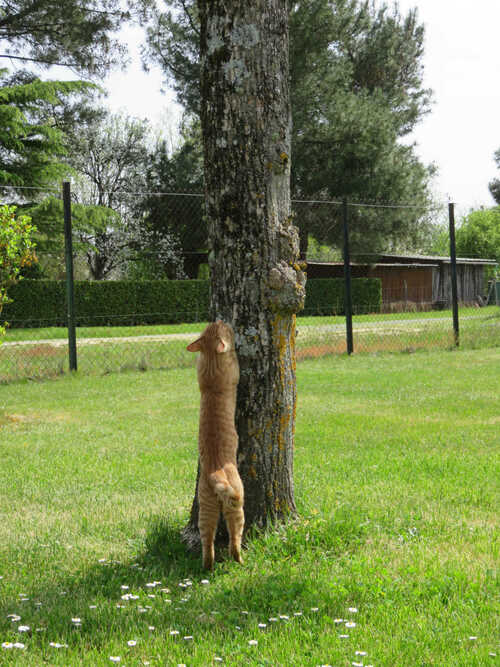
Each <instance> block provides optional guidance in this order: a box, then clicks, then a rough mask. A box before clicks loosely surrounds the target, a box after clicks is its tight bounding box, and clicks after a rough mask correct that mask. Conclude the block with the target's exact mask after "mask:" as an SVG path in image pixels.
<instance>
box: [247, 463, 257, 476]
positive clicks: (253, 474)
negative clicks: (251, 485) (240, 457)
mask: <svg viewBox="0 0 500 667" xmlns="http://www.w3.org/2000/svg"><path fill="white" fill-rule="evenodd" d="M248 474H249V475H250V477H252V479H257V471H256V470H255V468H254V467H253V466H250V468H249V469H248Z"/></svg>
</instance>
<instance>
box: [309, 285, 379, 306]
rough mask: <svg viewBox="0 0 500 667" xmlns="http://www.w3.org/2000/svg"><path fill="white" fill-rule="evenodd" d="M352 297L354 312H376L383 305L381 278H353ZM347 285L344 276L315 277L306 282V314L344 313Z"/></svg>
mask: <svg viewBox="0 0 500 667" xmlns="http://www.w3.org/2000/svg"><path fill="white" fill-rule="evenodd" d="M351 298H352V305H353V311H354V312H361V313H376V312H379V311H380V308H381V305H382V285H381V281H380V279H379V278H353V279H352V280H351ZM344 313H345V285H344V280H343V278H313V279H311V280H308V281H307V283H306V303H305V308H304V312H303V314H304V315H343V314H344Z"/></svg>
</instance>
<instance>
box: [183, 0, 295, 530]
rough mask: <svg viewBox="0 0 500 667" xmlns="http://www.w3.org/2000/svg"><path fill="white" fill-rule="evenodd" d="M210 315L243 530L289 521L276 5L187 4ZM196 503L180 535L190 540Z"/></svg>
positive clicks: (291, 321)
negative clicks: (197, 37) (224, 328)
mask: <svg viewBox="0 0 500 667" xmlns="http://www.w3.org/2000/svg"><path fill="white" fill-rule="evenodd" d="M198 7H199V12H200V26H201V47H200V50H201V63H202V78H201V104H202V108H201V119H202V130H203V144H204V155H205V190H206V191H205V199H206V208H207V212H206V214H207V221H208V232H209V243H210V255H209V261H210V268H211V286H212V290H211V294H212V296H211V315H212V317H213V318H214V319H215V318H217V317H218V318H222V319H224V320H225V321H227V322H230V323H231V324H232V325H233V327H234V330H235V334H236V346H237V352H238V357H239V361H240V370H241V379H240V384H239V387H238V399H237V410H236V425H237V431H238V434H239V450H238V467H239V470H240V474H241V477H242V480H243V483H244V486H245V499H246V500H245V516H246V525H247V527H248V526H252V525H258V526H263V525H265V524H266V523H268V522H270V521H273V520H276V519H279V518H282V517H286V516H289V515H290V514H293V513H294V512H295V501H294V493H293V470H292V468H293V465H292V456H293V438H294V427H295V403H296V384H295V344H294V341H295V313H296V312H297V311H298V310H300V309H301V308H302V306H303V301H304V293H305V290H304V284H305V276H304V274H303V273H302V272H301V270H300V269H299V267H298V266H297V263H296V262H297V257H298V235H297V230H296V228H295V227H294V226H293V225H292V222H291V215H290V212H291V211H290V157H289V156H290V115H291V114H290V102H289V75H288V11H287V10H288V8H287V2H286V0H260V1H259V2H245V1H243V0H241V1H240V2H232V3H227V2H224V0H199V3H198ZM196 516H197V502H196V500H195V501H194V504H193V510H192V515H191V521H190V524H189V526H188V528H187V529H186V536H187V538H188V539H191V540H193V541H197V540H198V539H199V538H198V530H197V521H196Z"/></svg>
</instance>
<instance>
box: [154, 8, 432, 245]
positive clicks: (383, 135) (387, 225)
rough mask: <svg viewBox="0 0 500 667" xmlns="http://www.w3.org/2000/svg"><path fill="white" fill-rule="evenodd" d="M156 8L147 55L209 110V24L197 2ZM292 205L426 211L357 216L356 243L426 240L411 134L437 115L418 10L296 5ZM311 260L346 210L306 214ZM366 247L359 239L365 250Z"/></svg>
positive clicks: (183, 96)
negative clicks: (202, 27) (202, 41)
mask: <svg viewBox="0 0 500 667" xmlns="http://www.w3.org/2000/svg"><path fill="white" fill-rule="evenodd" d="M165 4H166V5H167V9H161V8H153V9H151V7H150V3H148V12H147V15H148V19H149V28H148V47H147V51H146V57H147V58H149V59H153V60H155V61H156V62H158V63H159V64H161V66H162V67H163V68H164V71H165V75H166V77H167V79H168V80H169V83H171V84H172V85H173V86H174V88H175V90H176V91H177V94H178V98H179V101H180V102H181V103H183V104H184V105H185V106H186V108H187V109H188V111H190V112H192V113H195V114H199V95H198V89H199V88H198V86H199V55H198V47H197V42H198V34H199V18H198V10H197V7H196V4H195V2H194V1H189V0H182V2H179V1H177V0H167V2H166V3H163V5H162V7H164V6H165ZM289 21H290V97H291V104H292V113H293V128H292V172H291V183H292V198H295V199H319V198H326V199H332V198H334V199H339V198H341V197H343V196H348V197H349V198H350V199H351V200H360V201H381V200H382V201H394V202H405V203H411V204H413V205H416V206H417V207H421V208H418V209H417V210H411V209H401V210H399V211H393V210H386V211H384V215H383V216H381V215H379V214H378V215H376V214H374V212H373V211H367V210H366V209H365V210H362V209H359V210H358V209H353V210H352V211H351V213H352V216H351V218H352V219H351V227H352V232H353V239H352V243H353V247H354V250H356V246H357V245H359V247H361V248H363V249H365V250H366V247H367V246H369V247H370V248H371V249H372V250H376V249H377V248H382V247H384V248H385V249H394V248H396V247H398V248H399V249H401V248H402V247H404V246H405V245H407V246H413V247H415V244H417V245H418V243H419V242H420V238H419V236H420V232H422V234H424V235H425V234H426V226H427V225H426V223H427V222H428V221H427V218H426V215H425V213H426V211H427V209H428V207H429V203H430V196H429V190H428V184H429V181H430V178H431V177H432V174H433V169H432V167H426V166H424V165H423V164H422V163H421V162H420V161H419V160H418V158H417V157H416V155H415V153H414V150H413V148H412V147H411V146H408V145H405V144H404V142H402V139H403V138H404V137H406V136H407V135H408V133H409V132H411V130H412V129H413V128H414V126H415V124H416V123H418V121H419V120H420V119H421V118H422V117H423V116H424V115H425V114H426V113H427V112H428V111H429V108H430V99H431V95H430V91H428V90H426V89H424V87H423V84H422V74H423V65H422V56H423V37H424V29H423V26H422V25H420V24H419V23H418V20H417V16H416V12H415V11H412V12H409V13H408V15H407V16H401V15H400V14H399V12H398V10H397V9H396V8H395V9H392V10H390V9H388V7H387V6H382V7H381V8H380V9H378V10H376V9H375V8H374V6H373V5H371V4H369V3H365V2H359V1H358V0H300V1H299V2H292V3H291V6H290V14H289ZM296 213H297V216H296V224H297V225H298V227H299V229H300V231H301V245H302V250H303V252H304V253H305V251H306V248H307V241H308V237H309V235H311V234H312V235H313V236H314V237H315V238H316V239H317V240H318V241H320V242H322V243H329V244H338V243H339V240H340V224H339V222H340V221H339V219H338V215H335V209H332V208H330V209H328V212H326V209H323V213H322V211H318V210H315V211H313V212H312V211H311V209H310V208H307V207H298V209H297V211H296ZM358 241H359V243H357V242H358Z"/></svg>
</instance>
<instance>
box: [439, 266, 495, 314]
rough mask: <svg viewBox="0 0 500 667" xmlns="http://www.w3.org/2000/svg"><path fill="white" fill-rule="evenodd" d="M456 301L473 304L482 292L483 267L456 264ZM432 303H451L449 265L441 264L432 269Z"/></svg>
mask: <svg viewBox="0 0 500 667" xmlns="http://www.w3.org/2000/svg"><path fill="white" fill-rule="evenodd" d="M457 290H458V300H459V301H460V302H461V303H475V302H476V300H477V298H478V296H482V295H483V292H484V267H483V266H482V265H480V264H457ZM432 294H433V301H436V302H440V303H442V304H444V305H449V304H450V303H451V264H445V263H442V264H441V265H440V266H439V268H437V269H434V275H433V279H432Z"/></svg>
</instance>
